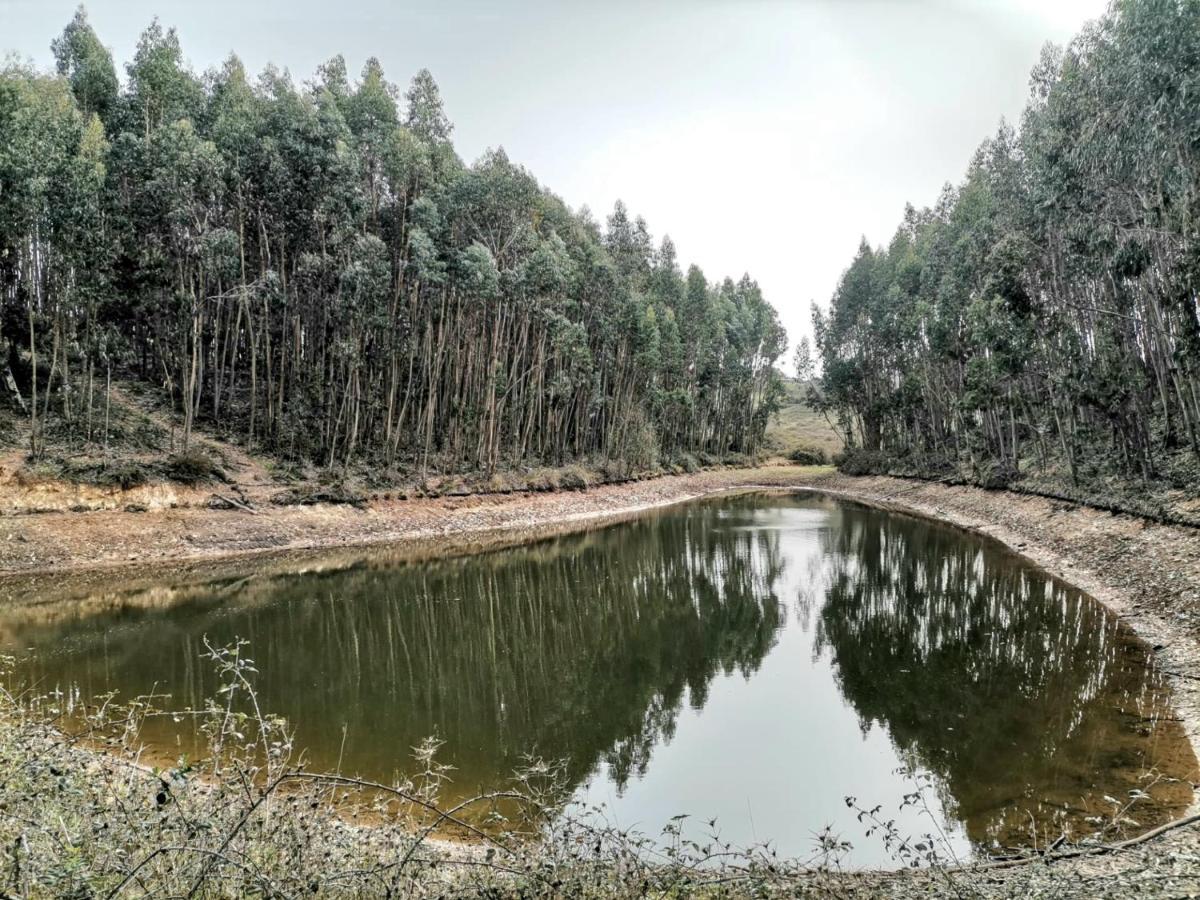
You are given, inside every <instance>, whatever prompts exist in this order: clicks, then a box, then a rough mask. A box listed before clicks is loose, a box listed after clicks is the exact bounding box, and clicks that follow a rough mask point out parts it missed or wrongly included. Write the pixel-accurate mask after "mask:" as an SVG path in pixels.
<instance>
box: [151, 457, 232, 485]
mask: <svg viewBox="0 0 1200 900" xmlns="http://www.w3.org/2000/svg"><path fill="white" fill-rule="evenodd" d="M163 473H164V474H165V475H166V476H167V477H168V478H169V479H171V480H172V481H178V482H179V483H180V484H204V483H206V482H209V481H224V480H225V473H224V472H223V471H222V470H221V467H220V466H218V465H217V464H216V462H215V461H214V460H213V458H212V457H211V456H209V455H208V454H207V453H203V452H201V451H199V450H196V449H191V450H184V451H182V452H180V453H174V454H172V455H171V456H169V457H167V461H166V463H165V464H164V465H163Z"/></svg>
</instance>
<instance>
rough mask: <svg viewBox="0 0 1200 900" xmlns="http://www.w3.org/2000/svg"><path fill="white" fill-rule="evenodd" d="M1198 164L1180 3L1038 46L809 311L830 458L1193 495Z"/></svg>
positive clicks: (1199, 32) (1119, 7) (1103, 21)
mask: <svg viewBox="0 0 1200 900" xmlns="http://www.w3.org/2000/svg"><path fill="white" fill-rule="evenodd" d="M1198 173H1200V4H1197V3H1194V2H1174V0H1121V2H1117V3H1115V4H1114V5H1113V6H1112V7H1111V8H1110V10H1109V11H1108V13H1107V14H1106V15H1105V16H1103V17H1102V18H1100V19H1098V20H1097V21H1095V22H1093V23H1091V24H1089V25H1088V26H1087V27H1086V28H1085V29H1084V30H1083V31H1082V32H1081V33H1080V34H1079V35H1078V37H1077V38H1076V39H1075V40H1074V41H1073V42H1072V43H1071V44H1070V45H1069V46H1068V47H1066V48H1065V49H1060V48H1055V47H1053V46H1047V48H1046V49H1045V50H1044V52H1043V54H1042V57H1041V60H1040V62H1039V63H1038V65H1037V66H1036V68H1035V69H1034V70H1033V73H1032V76H1031V79H1030V93H1029V99H1028V104H1027V106H1026V108H1025V111H1024V113H1023V115H1022V117H1021V120H1020V123H1019V127H1013V126H1010V125H1007V124H1005V125H1002V126H1001V127H1000V129H999V130H998V131H997V133H996V134H995V135H994V137H992V138H990V139H988V140H986V141H984V143H983V144H982V146H980V147H979V149H978V151H977V152H976V153H975V155H974V157H973V159H972V160H971V161H970V166H969V168H968V170H967V174H966V178H965V180H963V181H962V182H961V183H959V184H957V185H954V186H950V185H947V187H946V188H945V189H944V191H943V192H942V195H941V196H940V197H939V198H938V200H937V202H936V203H935V204H934V205H933V206H932V207H931V208H927V209H916V208H913V207H909V208H908V209H907V210H906V211H905V213H904V218H903V221H902V223H901V225H900V227H899V228H898V229H897V231H896V233H895V236H894V237H893V238H892V239H891V241H890V242H889V243H888V244H887V245H886V246H884V247H878V248H875V247H871V246H869V245H868V244H867V243H866V242H865V241H864V242H863V244H862V246H861V247H860V248H859V250H858V253H857V254H856V255H855V257H854V259H853V261H852V262H851V263H850V266H849V268H848V269H847V270H846V271H845V274H844V276H843V277H842V279H841V282H840V284H839V285H838V287H837V291H836V293H835V295H834V297H833V300H832V304H831V306H830V308H829V309H828V312H825V311H822V310H817V309H815V310H814V325H815V335H816V348H815V349H816V351H817V352H816V353H815V354H814V355H815V356H816V357H817V359H813V358H811V357H810V356H809V352H808V349H807V345H805V347H804V349H803V350H802V351H801V352H800V354H799V361H800V364H801V365H802V366H805V367H811V366H813V365H814V364H815V363H816V362H817V361H818V360H819V362H820V364H821V365H822V368H823V373H822V377H821V382H820V390H819V391H818V393H819V394H820V399H819V400H818V402H819V403H821V404H823V405H824V407H825V409H826V410H827V411H828V412H829V413H830V415H831V416H832V417H834V418H835V419H836V420H837V421H838V422H839V424H840V427H841V429H842V430H843V432H844V434H845V437H846V440H847V443H848V444H850V445H852V446H853V447H855V448H856V450H855V451H854V452H852V453H851V454H850V456H851V457H852V459H848V460H847V468H848V469H849V470H851V471H856V472H860V473H861V472H865V471H876V472H879V471H887V470H891V471H893V472H898V473H905V474H916V475H919V476H924V477H937V478H952V479H953V478H962V479H966V480H969V481H975V482H978V483H983V484H986V485H989V486H997V487H998V486H1005V485H1011V484H1013V483H1015V482H1017V481H1019V480H1022V479H1025V480H1027V481H1028V482H1029V483H1039V482H1040V483H1041V485H1042V486H1043V487H1044V488H1047V489H1050V490H1054V489H1058V490H1064V491H1067V492H1070V491H1072V490H1076V492H1078V491H1080V490H1082V489H1084V488H1086V487H1087V486H1088V485H1089V484H1099V483H1101V482H1104V481H1108V482H1111V483H1115V484H1117V485H1118V486H1119V485H1126V486H1129V485H1137V484H1141V485H1144V484H1146V483H1151V484H1156V485H1161V486H1163V487H1164V488H1175V489H1187V490H1190V491H1192V492H1194V491H1195V489H1196V485H1197V484H1198V483H1200V303H1198V301H1197V297H1198V293H1197V291H1198V288H1200V231H1198V228H1200V192H1198V191H1197V175H1198ZM1133 489H1134V490H1137V489H1136V488H1133Z"/></svg>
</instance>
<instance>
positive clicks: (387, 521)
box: [0, 466, 1200, 897]
mask: <svg viewBox="0 0 1200 900" xmlns="http://www.w3.org/2000/svg"><path fill="white" fill-rule="evenodd" d="M754 488H809V489H814V490H818V491H821V492H824V493H828V494H831V495H836V496H841V497H844V498H846V499H850V500H854V501H858V502H863V503H867V504H870V505H873V506H879V507H883V508H888V509H893V510H897V511H901V512H906V513H911V514H917V515H922V516H927V517H931V518H935V519H939V520H942V521H946V522H949V523H952V524H954V525H956V526H959V527H961V528H964V529H967V530H970V531H973V532H977V533H980V534H983V535H986V536H988V537H990V538H992V539H995V540H998V541H1000V542H1001V543H1003V544H1005V545H1007V546H1009V547H1010V548H1012V549H1013V550H1015V551H1016V552H1018V553H1020V554H1022V555H1024V556H1025V557H1027V558H1028V559H1030V560H1031V561H1032V562H1034V563H1035V564H1037V565H1038V566H1040V567H1042V568H1043V569H1045V570H1046V571H1048V572H1050V573H1051V574H1053V575H1055V576H1057V577H1059V578H1061V579H1062V580H1064V581H1066V582H1069V583H1071V584H1074V585H1076V586H1078V587H1079V588H1081V589H1083V590H1085V591H1087V592H1088V593H1090V594H1091V595H1092V596H1094V597H1096V598H1097V599H1098V600H1100V601H1101V602H1103V603H1104V604H1106V605H1107V606H1108V607H1110V608H1111V609H1112V610H1114V612H1116V613H1117V615H1119V616H1120V617H1122V618H1123V619H1124V620H1125V621H1126V622H1127V623H1128V624H1129V625H1130V626H1131V627H1132V628H1133V629H1134V630H1135V631H1136V632H1137V633H1139V634H1140V635H1141V636H1142V637H1143V638H1144V639H1145V640H1147V641H1148V642H1149V643H1151V644H1152V645H1153V646H1154V647H1155V648H1156V651H1157V652H1158V653H1159V654H1160V660H1161V663H1162V665H1163V667H1164V669H1165V670H1166V671H1167V672H1169V673H1171V676H1172V678H1173V681H1174V685H1175V696H1176V706H1177V711H1178V713H1179V715H1180V716H1181V718H1182V719H1183V721H1184V724H1185V728H1186V729H1187V732H1188V734H1189V736H1190V737H1191V739H1192V742H1193V745H1197V739H1198V738H1200V530H1196V529H1191V528H1186V527H1180V526H1171V525H1158V524H1153V523H1150V522H1147V521H1145V520H1142V519H1137V518H1134V517H1129V516H1123V515H1113V514H1110V513H1106V512H1100V511H1097V510H1094V509H1090V508H1084V507H1078V506H1074V505H1071V504H1065V503H1062V502H1059V501H1053V500H1047V499H1043V498H1039V497H1031V496H1026V495H1016V494H1010V493H1004V492H988V491H983V490H980V489H978V488H971V487H949V486H945V485H938V484H930V483H924V482H913V481H906V480H902V479H896V478H888V477H872V478H847V477H844V476H840V475H835V474H832V473H830V472H829V470H827V469H812V468H800V467H789V466H781V467H773V468H762V469H753V470H722V471H709V472H701V473H696V474H693V475H683V476H673V477H665V478H658V479H654V480H649V481H643V482H635V483H630V484H624V485H607V486H601V487H596V488H592V489H590V490H587V491H583V492H578V493H570V492H567V493H553V494H521V495H504V496H498V495H480V496H472V497H460V498H444V499H438V500H411V501H397V500H392V501H377V502H373V503H371V504H369V505H368V506H367V507H366V508H365V509H356V508H353V507H347V506H324V505H317V506H306V507H271V508H263V509H261V510H260V511H258V513H257V514H251V513H248V512H244V511H241V510H214V509H208V508H203V507H199V506H192V507H179V508H171V507H170V506H169V505H167V506H164V507H160V508H158V509H152V510H151V511H148V512H127V511H125V510H123V509H121V508H120V506H119V500H120V498H116V501H117V502H114V503H113V504H112V505H113V506H116V507H117V508H113V509H107V510H97V511H91V512H74V513H73V512H49V513H43V514H38V515H22V516H10V517H7V518H4V519H0V577H2V579H3V580H2V581H0V594H4V595H7V596H8V597H9V598H10V599H21V598H27V597H29V596H30V595H31V594H33V593H39V594H40V595H41V596H43V597H46V598H47V599H49V596H47V592H49V593H50V594H54V595H57V596H62V595H63V594H64V593H70V591H68V590H67V589H66V588H67V587H68V586H69V585H70V584H72V583H78V582H80V581H82V582H90V583H94V582H95V581H97V580H108V579H111V578H113V577H119V578H121V579H122V581H123V582H124V583H126V584H127V583H128V582H129V580H130V579H152V578H154V577H155V576H156V575H157V576H158V577H161V574H162V567H163V566H169V567H184V568H192V567H197V566H199V567H201V568H203V567H205V566H207V565H212V564H214V563H215V562H216V561H219V560H220V561H224V562H222V565H223V566H228V565H230V564H234V565H239V564H240V565H246V566H249V565H253V566H254V567H255V568H261V567H262V566H266V565H271V566H275V565H289V564H291V562H292V561H294V560H297V559H300V560H305V561H306V563H305V564H311V561H312V559H313V556H312V552H313V551H322V553H321V554H320V556H319V557H318V558H324V557H327V555H328V552H329V551H331V550H335V551H341V553H340V554H338V553H335V554H334V556H335V557H336V558H341V557H342V556H344V555H346V554H358V555H361V554H362V553H363V552H365V551H364V550H363V549H362V548H365V547H370V546H372V545H374V546H387V547H388V548H389V552H393V551H392V548H394V547H396V546H400V547H408V548H410V549H411V550H412V551H413V552H421V553H445V552H453V551H455V550H459V549H470V548H472V547H474V546H477V545H480V544H486V545H491V544H494V543H495V542H504V543H508V542H513V541H518V540H524V539H526V538H528V537H529V536H536V535H540V534H543V533H549V532H553V531H561V530H570V529H574V528H579V527H585V526H586V525H588V524H593V523H595V522H597V521H603V520H607V519H615V518H620V517H622V516H626V515H632V514H636V513H637V512H638V511H641V510H644V509H647V508H650V507H655V506H661V505H665V504H669V503H675V502H681V501H685V500H689V499H694V498H697V497H702V496H706V495H711V494H714V493H718V492H723V491H737V490H746V489H754ZM355 548H358V549H355ZM238 560H240V561H241V562H240V563H239V562H238ZM231 561H232V562H231ZM56 599H57V598H56ZM1194 780H1200V773H1198V774H1197V777H1196V779H1194ZM1193 806H1195V805H1193ZM1193 811H1194V810H1193ZM804 890H805V891H807V890H812V891H814V892H817V893H820V894H825V893H833V894H837V895H843V896H914V895H922V896H935V895H962V896H981V895H982V896H990V895H994V896H1030V895H1043V896H1056V897H1057V896H1063V897H1066V896H1078V897H1094V896H1113V897H1125V896H1134V895H1137V896H1145V897H1167V896H1170V897H1176V896H1197V895H1200V826H1197V825H1189V826H1185V827H1180V828H1175V829H1172V830H1170V831H1168V832H1166V833H1164V834H1163V835H1161V836H1159V837H1157V838H1155V839H1153V840H1150V841H1146V842H1144V843H1141V844H1138V845H1135V846H1133V847H1129V848H1125V849H1122V850H1121V851H1120V852H1116V853H1104V854H1099V855H1095V856H1087V857H1083V858H1073V859H1066V860H1061V861H1056V862H1054V863H1052V864H1050V863H1046V862H1035V863H1031V864H1023V865H1018V866H1012V867H1001V868H996V867H991V868H974V869H965V870H950V871H941V870H939V871H933V872H930V871H921V872H914V873H901V874H872V873H864V874H859V875H846V876H839V877H837V878H836V879H834V880H833V881H831V880H830V877H829V876H828V875H821V876H815V877H814V881H813V882H812V883H811V884H809V885H807V887H805V888H804Z"/></svg>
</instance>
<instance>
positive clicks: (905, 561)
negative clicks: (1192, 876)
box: [815, 507, 1195, 843]
mask: <svg viewBox="0 0 1200 900" xmlns="http://www.w3.org/2000/svg"><path fill="white" fill-rule="evenodd" d="M841 519H842V521H841V525H840V527H838V528H834V529H832V530H830V531H827V532H826V533H825V534H826V540H827V541H828V547H827V550H828V551H829V556H828V559H829V563H828V565H829V570H828V574H827V579H828V580H827V582H826V586H825V596H824V599H823V604H824V605H823V607H822V608H821V609H820V613H819V618H818V623H817V635H816V644H815V648H816V652H821V651H823V650H828V652H829V653H830V654H831V656H832V659H833V661H834V663H835V668H836V672H837V677H838V679H839V682H840V684H841V687H842V690H843V692H844V694H845V696H846V698H847V699H848V700H849V701H850V702H851V703H852V704H853V705H854V708H855V709H856V711H857V712H858V714H859V716H860V717H861V720H862V723H863V727H864V728H867V727H869V725H870V724H871V723H878V724H879V725H880V726H882V727H883V728H885V729H886V730H887V732H888V733H889V734H890V735H891V737H892V740H893V741H894V742H895V743H896V745H897V747H898V748H899V749H900V751H901V753H902V755H904V756H905V757H906V758H908V759H910V760H912V761H914V762H915V763H917V764H919V765H921V766H923V767H925V768H927V769H928V770H930V771H931V772H933V773H935V774H936V775H937V776H938V777H939V779H940V781H941V785H940V786H941V789H942V793H943V802H945V803H947V808H948V809H951V810H953V811H954V812H955V813H956V816H957V817H958V818H961V819H962V820H963V821H964V822H965V823H966V824H967V828H968V833H969V835H970V836H971V838H972V839H973V840H975V841H977V842H980V843H987V842H990V841H991V840H993V839H996V840H999V841H1001V842H1002V843H1004V842H1006V841H1012V840H1014V839H1015V838H1016V835H1023V836H1027V834H1028V827H1029V812H1032V813H1033V815H1034V816H1035V817H1036V818H1037V819H1039V820H1046V819H1056V820H1059V821H1061V823H1062V824H1064V825H1065V826H1067V827H1070V828H1071V829H1072V830H1073V831H1075V832H1076V833H1078V832H1079V831H1083V830H1088V831H1090V830H1094V826H1087V825H1085V824H1084V823H1083V821H1082V819H1083V817H1084V816H1086V815H1091V814H1095V813H1097V812H1103V811H1110V810H1109V809H1108V807H1107V805H1106V804H1105V803H1104V802H1103V801H1102V797H1103V795H1105V794H1109V795H1111V796H1113V797H1120V798H1125V797H1126V792H1127V791H1128V790H1130V789H1132V788H1135V787H1141V786H1143V785H1142V784H1141V783H1139V781H1138V777H1139V775H1140V774H1141V773H1143V772H1144V771H1146V770H1147V769H1149V768H1151V767H1154V766H1157V767H1159V768H1160V769H1166V770H1167V771H1168V773H1169V774H1171V775H1177V776H1180V777H1187V776H1190V775H1191V774H1192V772H1191V770H1192V769H1193V768H1194V767H1195V759H1194V757H1192V754H1191V750H1190V745H1189V744H1188V743H1187V741H1186V740H1185V739H1184V738H1183V736H1182V733H1181V731H1180V729H1179V726H1178V724H1177V723H1174V722H1168V721H1165V720H1164V715H1165V714H1166V713H1167V708H1168V707H1167V697H1166V692H1165V690H1164V688H1163V685H1162V683H1161V681H1160V680H1159V679H1158V678H1157V677H1156V676H1154V675H1153V674H1152V672H1151V670H1150V669H1149V668H1148V665H1149V662H1150V660H1149V651H1148V649H1147V648H1146V647H1145V646H1144V645H1142V644H1140V643H1137V642H1135V641H1134V640H1133V639H1132V638H1131V637H1130V636H1129V635H1128V633H1127V632H1125V631H1124V630H1122V629H1121V628H1119V626H1118V624H1117V621H1116V619H1115V618H1114V617H1112V616H1108V615H1106V614H1105V613H1104V611H1103V610H1102V609H1101V608H1100V607H1099V605H1098V604H1095V603H1093V602H1091V601H1089V600H1087V599H1086V598H1084V597H1082V596H1080V595H1079V594H1078V593H1077V592H1075V591H1072V590H1070V589H1067V588H1065V587H1063V586H1062V585H1059V584H1057V583H1055V582H1053V581H1052V580H1050V579H1049V578H1046V577H1044V576H1042V575H1041V574H1040V573H1038V572H1036V571H1034V570H1032V569H1031V568H1030V567H1028V566H1027V565H1024V564H1022V563H1020V562H1019V561H1017V560H1015V559H1013V558H1011V557H1009V556H1007V555H1006V554H1004V553H1003V552H1001V551H999V550H998V549H993V548H991V547H985V546H983V545H981V544H980V543H978V542H976V541H974V540H965V539H964V537H963V536H962V535H961V534H959V533H957V532H954V531H952V530H951V529H948V528H943V527H939V526H931V525H928V524H925V523H920V522H915V521H912V520H908V519H903V518H896V517H889V516H886V515H883V514H880V513H877V512H873V511H870V510H862V509H855V508H849V507H848V508H845V509H844V510H843V511H842V512H841ZM1114 709H1117V710H1121V711H1122V712H1114ZM1152 731H1153V732H1155V735H1154V737H1153V738H1152V737H1150V736H1149V734H1148V733H1149V732H1152ZM1154 793H1155V795H1156V799H1158V800H1159V801H1160V803H1161V805H1162V808H1161V809H1159V810H1157V811H1149V810H1139V812H1138V814H1137V818H1138V819H1139V820H1140V821H1141V822H1142V823H1143V824H1147V816H1150V817H1152V818H1156V819H1163V820H1165V819H1166V818H1168V817H1169V814H1170V813H1172V812H1176V811H1178V810H1179V809H1181V808H1182V807H1184V806H1186V805H1187V800H1188V798H1189V797H1190V792H1189V791H1187V789H1186V786H1181V785H1169V786H1167V785H1164V786H1160V787H1158V788H1156V789H1155V791H1154ZM1185 795H1186V796H1185ZM951 798H952V799H951ZM1027 811H1028V812H1027ZM1055 827H1057V826H1055ZM1055 833H1057V832H1055Z"/></svg>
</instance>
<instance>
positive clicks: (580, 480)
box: [558, 466, 588, 491]
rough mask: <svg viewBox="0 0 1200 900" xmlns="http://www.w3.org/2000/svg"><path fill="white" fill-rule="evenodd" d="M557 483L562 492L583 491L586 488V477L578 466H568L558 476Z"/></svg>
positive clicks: (585, 473)
mask: <svg viewBox="0 0 1200 900" xmlns="http://www.w3.org/2000/svg"><path fill="white" fill-rule="evenodd" d="M558 483H559V484H560V485H561V486H562V488H563V490H567V491H584V490H587V488H588V476H587V472H585V471H584V470H583V469H582V468H580V467H579V466H568V467H567V468H565V469H563V471H562V473H561V474H560V475H559V479H558Z"/></svg>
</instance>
